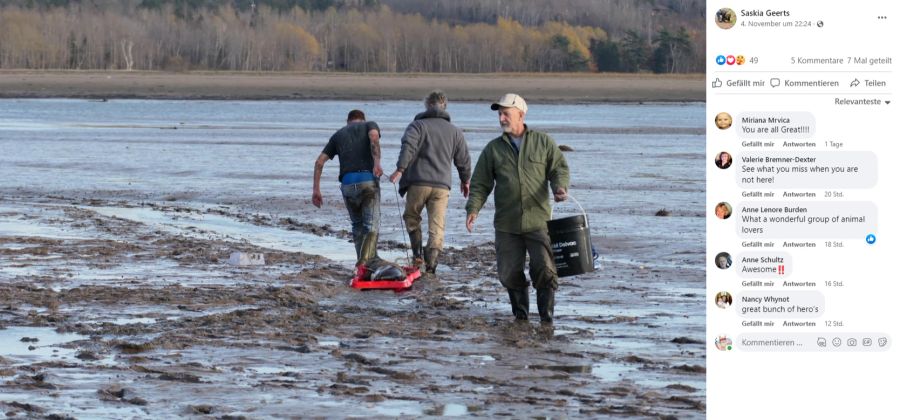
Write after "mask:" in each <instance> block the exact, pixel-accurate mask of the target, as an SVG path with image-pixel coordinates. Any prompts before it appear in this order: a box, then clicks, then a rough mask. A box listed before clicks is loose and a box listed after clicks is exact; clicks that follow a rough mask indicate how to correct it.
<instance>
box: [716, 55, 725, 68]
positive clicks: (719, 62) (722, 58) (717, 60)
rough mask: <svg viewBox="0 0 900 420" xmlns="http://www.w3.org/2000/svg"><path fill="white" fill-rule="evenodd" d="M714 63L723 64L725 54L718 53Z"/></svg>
mask: <svg viewBox="0 0 900 420" xmlns="http://www.w3.org/2000/svg"><path fill="white" fill-rule="evenodd" d="M716 64H718V65H720V66H721V65H723V64H725V56H724V55H720V56H718V57H716Z"/></svg>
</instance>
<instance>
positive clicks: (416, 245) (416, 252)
mask: <svg viewBox="0 0 900 420" xmlns="http://www.w3.org/2000/svg"><path fill="white" fill-rule="evenodd" d="M407 232H409V248H410V249H412V254H413V264H415V266H416V267H419V269H420V270H421V269H422V267H423V266H424V264H425V260H424V259H423V258H424V255H422V231H421V230H418V229H416V230H414V231H413V230H410V231H407Z"/></svg>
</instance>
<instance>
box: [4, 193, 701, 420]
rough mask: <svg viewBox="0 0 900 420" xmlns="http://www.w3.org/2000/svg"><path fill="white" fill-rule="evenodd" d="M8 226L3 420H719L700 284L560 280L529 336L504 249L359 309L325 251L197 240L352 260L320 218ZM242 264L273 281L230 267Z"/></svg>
mask: <svg viewBox="0 0 900 420" xmlns="http://www.w3.org/2000/svg"><path fill="white" fill-rule="evenodd" d="M301 213H302V212H301ZM115 214H131V215H137V216H133V217H118V216H116V215H115ZM148 214H150V215H156V216H158V218H154V219H153V220H157V221H158V220H166V221H167V222H166V223H151V222H150V220H149V219H147V216H146V215H148ZM156 216H154V217H156ZM0 217H2V220H3V222H2V223H0V410H2V412H4V413H6V414H7V416H10V417H13V418H19V417H54V418H70V417H72V418H82V417H100V418H176V417H185V416H197V417H204V418H266V417H316V416H320V417H330V416H338V417H343V416H363V417H398V416H399V417H406V416H409V417H414V416H429V415H432V416H443V415H446V416H456V415H470V416H477V417H500V416H509V417H516V418H521V417H534V416H551V417H586V418H597V417H606V416H615V417H619V416H623V417H636V418H702V417H704V415H705V397H706V390H705V371H706V368H705V366H706V362H705V350H704V344H703V343H704V329H705V320H704V316H703V313H704V312H703V305H702V302H701V300H702V296H703V290H704V289H703V288H704V276H703V272H702V270H701V269H697V268H690V267H652V266H646V265H639V264H631V263H629V262H627V261H606V262H605V263H604V266H603V269H602V270H600V271H597V272H594V273H590V274H586V275H581V276H577V277H570V278H564V279H561V281H560V290H559V292H558V295H557V310H556V313H557V314H556V322H555V323H554V325H553V326H552V327H547V326H542V325H540V324H539V323H538V321H537V319H538V317H537V314H536V307H535V306H534V303H532V306H531V314H530V317H531V321H530V322H527V323H525V322H514V321H513V320H512V319H513V317H512V315H511V311H510V308H509V306H508V302H507V297H506V293H505V291H504V290H503V289H502V287H501V286H500V285H499V282H498V281H497V280H496V277H495V275H496V263H495V261H494V251H493V244H492V243H490V242H484V243H480V244H474V245H470V246H466V247H464V248H451V249H448V250H447V252H445V254H444V255H443V256H442V260H441V263H442V265H441V266H440V267H439V268H438V273H437V275H436V276H425V277H423V278H422V279H420V280H418V281H417V282H416V283H415V284H414V286H413V287H412V288H411V289H410V290H408V291H404V292H400V293H395V292H393V291H365V292H361V291H357V290H354V289H351V288H349V287H348V283H349V280H350V276H351V274H352V271H351V269H350V267H349V266H348V264H347V262H346V261H338V260H335V259H328V258H325V257H323V256H320V253H317V248H316V246H310V245H305V246H303V247H300V248H302V249H300V250H297V249H292V248H291V247H279V246H276V245H272V243H274V242H266V243H260V241H257V240H254V238H246V237H241V236H240V235H238V234H233V233H228V234H226V233H223V232H222V231H220V230H217V228H216V226H217V225H214V224H212V223H209V224H205V225H204V224H202V223H194V222H195V221H198V220H206V219H204V218H207V219H209V220H213V219H211V218H213V217H215V218H216V219H214V220H216V221H217V222H216V223H220V222H219V221H220V220H228V221H231V223H233V224H234V225H236V226H243V227H246V228H248V229H254V228H255V229H269V230H271V231H273V232H276V233H277V232H284V233H285V234H286V235H290V234H292V233H294V232H296V233H298V234H299V233H303V234H308V235H314V236H316V237H320V238H322V241H325V240H330V241H334V242H335V243H337V244H339V245H340V244H342V243H343V244H345V245H346V249H347V250H349V252H352V248H353V246H352V244H351V243H350V242H349V236H350V235H349V233H348V232H347V230H345V229H344V228H342V227H337V226H331V225H328V224H327V223H321V220H318V219H317V218H316V216H315V215H314V214H312V213H310V214H301V215H300V216H296V215H294V216H292V217H286V216H278V215H272V214H259V213H254V212H250V211H246V210H242V209H241V208H239V207H233V206H225V205H222V206H215V207H211V206H203V205H198V204H197V205H195V204H191V203H190V202H185V201H181V200H171V201H169V200H162V201H156V202H152V203H150V202H142V201H140V200H136V199H121V200H118V199H100V198H89V199H83V198H82V199H73V198H67V197H59V196H33V197H32V196H27V195H23V196H19V197H6V198H2V199H0ZM142 217H143V218H144V219H142ZM229 228H231V227H229ZM288 237H290V236H288ZM381 246H382V249H383V250H384V251H385V252H386V253H389V252H390V251H391V250H393V251H394V252H395V254H396V255H399V256H400V257H402V255H403V254H404V253H405V246H404V245H403V244H400V243H398V242H397V241H384V242H383V243H382V244H381ZM694 251H695V250H694ZM694 251H691V250H689V251H687V252H694ZM232 252H251V253H262V254H264V255H265V260H266V264H265V265H263V266H235V265H230V264H229V263H228V257H229V255H230V254H231V253H232ZM533 296H534V295H533V292H532V301H533V299H534V297H533Z"/></svg>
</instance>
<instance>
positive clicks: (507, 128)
mask: <svg viewBox="0 0 900 420" xmlns="http://www.w3.org/2000/svg"><path fill="white" fill-rule="evenodd" d="M500 128H502V129H503V132H504V133H512V126H511V125H509V124H500Z"/></svg>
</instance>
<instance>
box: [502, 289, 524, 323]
mask: <svg viewBox="0 0 900 420" xmlns="http://www.w3.org/2000/svg"><path fill="white" fill-rule="evenodd" d="M506 291H507V292H509V303H510V305H512V312H513V315H515V316H516V319H517V320H520V321H527V320H528V289H527V288H526V289H506Z"/></svg>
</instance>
